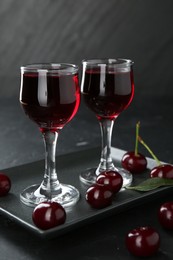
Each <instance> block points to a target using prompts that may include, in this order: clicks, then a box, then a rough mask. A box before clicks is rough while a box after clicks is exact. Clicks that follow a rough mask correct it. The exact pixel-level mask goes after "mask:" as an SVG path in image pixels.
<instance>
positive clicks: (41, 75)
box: [20, 63, 80, 206]
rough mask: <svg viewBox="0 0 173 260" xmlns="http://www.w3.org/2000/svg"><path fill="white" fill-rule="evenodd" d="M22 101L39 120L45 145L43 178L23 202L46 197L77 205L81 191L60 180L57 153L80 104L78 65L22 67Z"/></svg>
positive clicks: (23, 196) (32, 202)
mask: <svg viewBox="0 0 173 260" xmlns="http://www.w3.org/2000/svg"><path fill="white" fill-rule="evenodd" d="M20 103H21V106H22V108H23V110H24V112H25V113H26V115H28V116H29V118H30V119H31V120H32V121H34V122H35V123H37V125H38V127H39V130H40V132H41V133H42V136H43V140H44V145H45V171H44V178H43V181H42V183H41V184H33V185H31V186H30V187H27V188H26V189H25V190H24V191H22V192H21V194H20V199H21V201H22V202H23V203H24V204H26V205H28V206H35V205H37V204H39V203H41V202H43V201H45V200H53V201H56V202H58V203H60V204H61V205H63V206H72V205H74V204H75V203H76V202H77V201H78V200H79V196H80V195H79V191H78V190H77V189H76V188H75V187H73V186H71V185H68V184H62V183H60V182H59V180H58V177H57V172H56V162H55V155H56V143H57V138H58V136H59V133H60V130H61V129H62V128H63V127H64V126H65V125H66V124H67V123H68V122H69V121H70V120H71V119H72V118H73V117H74V116H75V114H76V112H77V110H78V107H79V104H80V89H79V82H78V67H77V66H76V65H73V64H66V63H60V64H53V63H50V64H49V63H48V64H46V63H45V64H33V65H32V64H31V65H26V66H23V67H21V87H20Z"/></svg>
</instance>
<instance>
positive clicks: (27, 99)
mask: <svg viewBox="0 0 173 260" xmlns="http://www.w3.org/2000/svg"><path fill="white" fill-rule="evenodd" d="M20 102H21V105H22V107H23V109H24V111H25V113H26V114H27V115H28V116H29V117H30V119H31V120H33V121H34V122H36V123H37V124H38V125H39V126H40V127H41V128H55V129H56V128H57V129H58V128H59V129H60V128H62V127H63V126H64V125H65V124H66V123H68V122H69V121H70V120H71V119H72V118H73V117H74V115H75V114H76V112H77V110H78V107H79V103H80V92H79V83H78V75H77V74H73V75H53V74H50V75H49V74H48V73H43V72H42V73H38V72H25V73H24V74H23V77H22V81H21V90H20Z"/></svg>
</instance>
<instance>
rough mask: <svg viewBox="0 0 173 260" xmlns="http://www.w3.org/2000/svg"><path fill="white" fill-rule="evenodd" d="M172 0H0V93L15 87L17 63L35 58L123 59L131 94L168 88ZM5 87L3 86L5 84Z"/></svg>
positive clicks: (13, 90) (8, 92) (6, 93)
mask: <svg viewBox="0 0 173 260" xmlns="http://www.w3.org/2000/svg"><path fill="white" fill-rule="evenodd" d="M172 10H173V3H172V1H171V0H165V1H162V0H158V1H157V0H150V1H148V0H146V1H143V0H130V1H127V0H109V1H104V0H97V1H92V0H82V1H81V0H75V1H71V0H66V1H63V0H58V1H57V0H37V1H35V0H30V1H23V0H17V1H14V0H2V1H1V2H0V35H1V44H0V57H1V59H0V68H1V69H0V78H1V95H3V96H13V95H16V92H17V91H18V82H17V80H14V81H13V84H9V83H10V79H12V78H13V77H14V78H16V77H18V76H19V67H20V66H21V65H23V64H27V63H34V62H52V61H55V62H71V63H77V64H80V62H81V60H82V59H84V58H100V57H103V58H104V57H125V58H130V59H133V60H134V62H135V76H136V77H135V78H136V93H138V94H141V95H142V94H154V95H165V94H167V93H168V91H170V88H171V86H172V69H171V67H172V66H171V65H172V57H171V55H172V53H173V45H172V40H173V33H172V24H173V15H172ZM6 86H8V87H6Z"/></svg>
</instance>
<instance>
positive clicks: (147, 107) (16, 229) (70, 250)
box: [0, 96, 173, 260]
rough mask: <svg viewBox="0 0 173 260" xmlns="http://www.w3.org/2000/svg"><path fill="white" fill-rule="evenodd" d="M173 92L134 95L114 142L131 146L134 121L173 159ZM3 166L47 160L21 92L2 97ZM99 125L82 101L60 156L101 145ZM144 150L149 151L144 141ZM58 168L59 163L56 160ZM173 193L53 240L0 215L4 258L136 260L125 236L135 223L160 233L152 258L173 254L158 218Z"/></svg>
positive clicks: (1, 255) (158, 149) (62, 137)
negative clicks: (163, 205) (23, 107)
mask: <svg viewBox="0 0 173 260" xmlns="http://www.w3.org/2000/svg"><path fill="white" fill-rule="evenodd" d="M172 115H173V105H172V97H171V96H165V97H163V96H162V97H159V96H156V97H154V96H153V97H151V96H141V97H137V98H136V97H135V99H134V101H133V102H132V104H131V105H130V107H129V108H128V109H127V110H126V111H124V112H123V113H122V114H121V115H120V116H119V118H118V119H117V120H116V122H115V126H114V130H113V137H112V146H114V147H117V148H120V149H124V150H133V149H134V142H135V124H136V122H137V121H140V122H141V128H140V134H141V136H142V137H143V139H144V140H145V141H146V142H147V143H148V144H149V146H150V147H151V149H152V150H153V151H154V152H155V153H156V155H157V156H158V158H159V159H160V160H162V161H165V162H169V163H173V146H172V132H173V120H172V118H173V116H172ZM0 124H1V128H0V144H1V145H0V168H1V171H3V169H5V168H10V167H14V166H17V165H22V164H25V163H29V162H33V161H37V160H40V159H44V147H43V142H42V138H41V136H40V133H39V131H38V128H37V126H36V125H35V124H34V123H32V122H31V121H30V120H28V118H27V117H26V116H25V115H24V113H23V111H22V110H21V108H20V105H19V103H18V99H17V97H16V98H15V97H11V98H6V99H1V100H0ZM100 143H101V140H100V129H99V125H98V122H97V120H96V118H95V116H94V115H93V114H92V112H90V111H89V110H88V109H87V108H86V107H85V106H84V105H83V103H82V104H81V107H80V109H79V112H78V113H77V115H76V117H75V118H74V119H73V120H72V121H71V122H70V123H69V124H68V125H67V126H65V128H64V129H63V130H62V132H61V133H60V135H59V140H58V145H57V155H60V154H66V153H72V152H76V151H80V150H82V149H88V148H92V147H98V146H100ZM140 151H141V152H143V153H145V154H146V155H147V156H149V154H148V153H147V152H146V150H144V148H143V147H141V146H140ZM57 167H58V162H57ZM172 193H173V192H170V193H169V194H165V195H162V197H159V198H155V199H154V198H153V200H152V199H151V200H150V201H148V202H145V204H141V205H139V206H137V207H134V208H132V209H129V210H127V211H124V212H122V213H119V214H116V215H112V216H109V217H107V218H105V219H103V220H99V221H97V222H95V223H92V224H88V225H86V226H83V227H81V228H78V229H76V230H75V231H74V230H73V231H71V232H69V233H67V234H64V235H62V236H60V237H55V238H53V239H41V238H40V237H37V236H34V235H32V234H31V233H30V232H28V231H26V230H25V229H24V228H23V227H20V226H19V225H18V224H16V223H15V222H13V221H11V220H9V219H8V218H7V217H5V216H0V241H1V242H0V259H2V260H5V259H18V260H22V259H27V260H30V259H70V258H71V259H76V260H78V259H79V260H96V259H99V260H113V259H137V258H135V257H134V256H132V255H130V254H129V252H128V251H127V249H126V247H125V236H126V234H127V232H128V231H129V230H131V229H132V228H136V227H137V226H143V225H151V226H153V227H154V228H156V229H157V230H158V232H159V233H160V236H161V246H160V250H159V252H158V254H157V255H155V256H153V257H150V258H148V259H173V247H172V232H171V231H166V230H164V229H163V228H162V227H161V226H160V224H159V222H158V218H157V212H158V208H159V206H160V205H161V203H162V202H166V201H170V200H172Z"/></svg>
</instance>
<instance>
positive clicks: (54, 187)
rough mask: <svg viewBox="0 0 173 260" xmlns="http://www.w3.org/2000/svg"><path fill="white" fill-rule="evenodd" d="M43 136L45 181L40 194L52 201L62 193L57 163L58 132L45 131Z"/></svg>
mask: <svg viewBox="0 0 173 260" xmlns="http://www.w3.org/2000/svg"><path fill="white" fill-rule="evenodd" d="M42 135H43V140H44V145H45V173H44V180H43V182H42V184H41V186H40V193H41V194H43V195H45V196H47V197H48V198H49V199H50V200H51V199H52V197H53V196H54V195H57V194H59V193H61V187H60V183H59V181H58V177H57V173H56V161H55V157H56V144H57V139H58V132H57V131H50V130H45V131H43V132H42Z"/></svg>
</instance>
